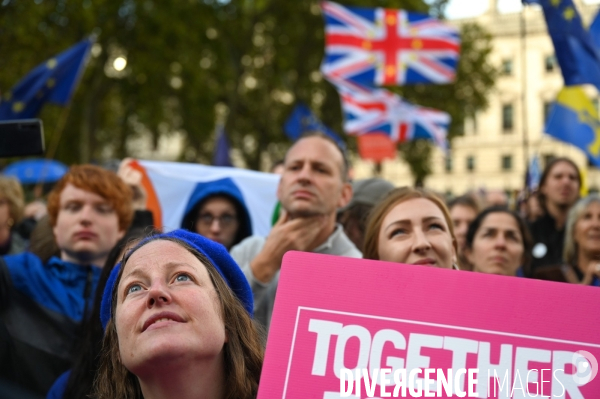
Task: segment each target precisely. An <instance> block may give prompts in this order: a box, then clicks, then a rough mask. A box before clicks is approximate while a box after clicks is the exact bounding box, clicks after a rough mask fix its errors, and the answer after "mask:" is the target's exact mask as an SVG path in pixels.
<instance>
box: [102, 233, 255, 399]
mask: <svg viewBox="0 0 600 399" xmlns="http://www.w3.org/2000/svg"><path fill="white" fill-rule="evenodd" d="M252 307H253V301H252V292H251V290H250V287H249V285H248V283H247V282H246V279H245V277H244V275H243V273H242V272H241V270H240V269H239V267H238V265H237V264H236V263H235V262H234V261H233V259H232V258H231V257H230V256H229V254H228V253H227V251H226V250H225V248H224V247H223V246H222V245H220V244H217V243H214V242H213V241H211V240H208V239H206V238H204V237H202V236H200V235H198V234H195V233H190V232H188V231H185V230H176V231H174V232H171V233H167V234H161V235H157V236H153V237H150V238H148V239H145V240H143V241H142V242H140V243H139V244H138V245H137V246H135V247H134V248H133V249H132V250H131V251H129V253H128V254H127V255H126V256H125V257H124V259H123V262H122V263H121V265H117V266H116V267H115V269H114V270H113V273H112V274H111V278H110V279H109V281H108V283H107V285H106V288H105V291H104V296H103V301H102V309H101V318H102V321H103V325H105V331H106V335H105V337H104V342H103V353H102V363H101V366H100V370H99V373H98V376H97V379H96V397H97V398H117V397H118V398H125V397H126V398H145V399H152V398H165V399H166V398H178V399H186V398H194V399H197V398H231V399H233V398H240V399H246V398H254V397H256V393H257V390H258V380H259V377H260V370H261V366H262V358H263V349H262V345H261V342H262V341H261V336H260V334H259V332H258V330H257V328H256V326H255V324H254V322H253V320H252V318H251V313H252Z"/></svg>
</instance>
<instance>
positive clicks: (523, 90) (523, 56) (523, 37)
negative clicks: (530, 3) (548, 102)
mask: <svg viewBox="0 0 600 399" xmlns="http://www.w3.org/2000/svg"><path fill="white" fill-rule="evenodd" d="M519 20H520V21H519V22H520V29H519V30H520V35H521V125H522V130H523V160H524V161H525V162H524V164H523V169H524V171H525V173H527V168H528V165H529V132H528V126H527V79H526V76H525V75H526V73H527V61H526V57H527V51H526V42H525V40H526V36H527V26H526V23H525V6H524V5H523V9H522V10H521V12H520V13H519ZM525 189H527V187H526V188H525Z"/></svg>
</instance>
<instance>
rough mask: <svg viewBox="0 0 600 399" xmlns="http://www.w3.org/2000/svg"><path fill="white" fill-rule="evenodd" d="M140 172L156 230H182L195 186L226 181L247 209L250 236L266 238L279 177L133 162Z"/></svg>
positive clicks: (210, 168)
mask: <svg viewBox="0 0 600 399" xmlns="http://www.w3.org/2000/svg"><path fill="white" fill-rule="evenodd" d="M135 163H136V165H133V166H134V168H135V169H137V170H138V171H140V172H141V173H142V176H143V177H142V184H143V186H144V188H145V189H146V192H147V195H148V200H147V207H148V209H149V210H150V211H152V213H153V215H154V222H155V225H156V227H158V228H162V229H164V231H171V230H175V229H178V228H180V227H181V224H182V220H183V217H184V216H185V215H184V213H185V212H186V210H187V209H188V207H189V202H190V199H191V196H192V194H193V193H194V191H195V189H196V188H197V186H198V184H201V183H204V184H206V183H208V184H210V182H213V181H214V182H218V183H216V184H222V183H223V181H225V180H226V181H227V183H228V184H229V185H230V186H234V187H235V189H236V190H237V191H238V192H239V193H240V195H241V198H242V201H243V205H244V206H245V207H246V209H247V210H248V213H249V216H250V221H251V224H252V234H254V235H262V236H266V235H268V234H269V231H270V230H271V216H272V215H273V212H274V210H275V206H276V204H277V186H278V184H279V178H280V176H278V175H275V174H272V173H263V172H256V171H253V170H247V169H240V168H231V167H219V166H208V165H198V164H191V163H180V162H159V161H141V160H139V161H135Z"/></svg>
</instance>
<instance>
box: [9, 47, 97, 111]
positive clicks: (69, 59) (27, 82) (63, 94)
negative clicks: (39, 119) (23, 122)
mask: <svg viewBox="0 0 600 399" xmlns="http://www.w3.org/2000/svg"><path fill="white" fill-rule="evenodd" d="M93 43H94V42H93V39H92V38H88V39H85V40H83V41H81V42H79V43H77V44H76V45H74V46H73V47H71V48H69V49H67V50H65V51H64V52H62V53H60V54H58V55H57V56H55V57H53V58H50V59H49V60H47V61H46V62H44V63H42V64H40V65H38V66H37V67H35V68H34V69H33V70H32V71H31V72H29V74H27V76H25V77H24V78H23V79H22V80H21V81H20V82H19V83H17V84H16V85H15V86H14V87H13V88H12V89H11V90H10V91H8V92H5V93H4V94H3V95H2V97H1V98H0V120H10V119H28V118H34V117H35V116H37V114H38V113H39V111H40V109H41V108H42V106H43V105H44V104H45V103H46V102H51V103H55V104H59V105H66V104H67V103H68V102H69V99H70V98H71V95H72V94H73V91H74V90H75V87H76V86H77V83H78V82H79V78H80V77H81V74H82V73H83V70H84V67H85V64H86V61H87V59H88V54H89V52H90V49H91V47H92V44H93Z"/></svg>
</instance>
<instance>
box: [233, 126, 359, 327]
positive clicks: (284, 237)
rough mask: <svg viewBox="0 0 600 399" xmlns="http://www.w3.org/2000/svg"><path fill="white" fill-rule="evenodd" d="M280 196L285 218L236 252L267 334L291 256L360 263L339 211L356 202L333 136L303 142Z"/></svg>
mask: <svg viewBox="0 0 600 399" xmlns="http://www.w3.org/2000/svg"><path fill="white" fill-rule="evenodd" d="M284 168H285V169H284V172H283V174H282V175H281V180H280V182H279V187H278V189H277V197H278V198H279V201H280V202H281V215H280V217H279V220H278V221H277V223H276V224H275V225H274V226H273V229H272V230H271V232H270V233H269V235H268V237H259V236H251V237H248V238H246V239H245V240H244V241H242V242H241V243H240V244H238V245H237V246H235V247H233V248H232V249H231V256H232V257H233V258H234V259H235V260H236V262H237V263H238V264H239V265H240V267H241V268H242V270H243V271H244V274H245V275H246V278H247V279H248V282H249V283H250V286H251V287H252V293H253V294H254V317H255V319H256V320H257V321H259V322H260V323H261V324H263V325H264V326H265V327H266V328H267V329H268V328H269V325H270V324H271V314H272V313H273V303H274V302H275V293H276V291H277V284H278V282H279V269H280V268H281V261H282V258H283V255H284V254H285V253H286V252H287V251H291V250H296V251H307V252H316V253H322V254H330V255H341V256H349V257H353V258H360V257H361V256H362V254H361V253H360V251H359V250H358V249H357V248H356V247H355V246H354V244H353V243H352V242H351V241H350V239H348V237H347V236H346V234H344V230H343V229H342V226H341V225H338V224H336V221H335V219H336V212H337V209H338V208H341V207H343V206H345V205H346V204H348V202H349V201H350V199H351V198H352V186H351V185H350V184H349V183H348V181H347V175H348V162H347V160H346V157H345V155H344V153H343V151H342V150H341V149H340V148H339V147H338V145H337V144H336V143H335V141H333V140H332V139H331V138H329V137H328V136H325V135H322V134H310V135H307V136H304V137H302V138H300V139H299V140H298V141H297V142H296V143H295V144H294V145H293V146H292V147H291V148H290V149H289V150H288V152H287V154H286V156H285V159H284Z"/></svg>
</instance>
